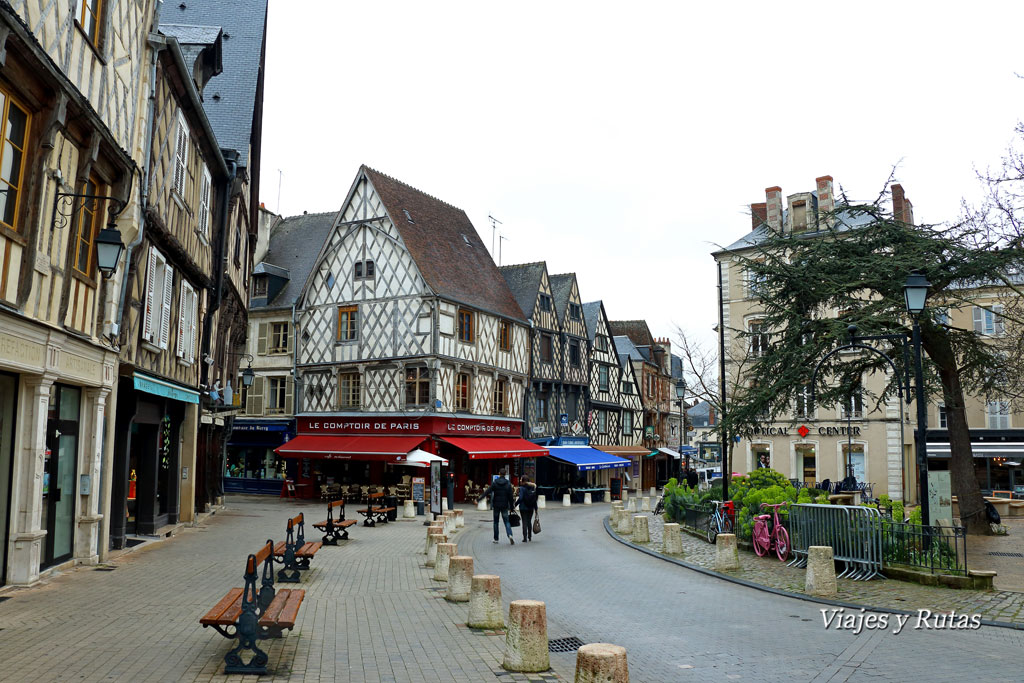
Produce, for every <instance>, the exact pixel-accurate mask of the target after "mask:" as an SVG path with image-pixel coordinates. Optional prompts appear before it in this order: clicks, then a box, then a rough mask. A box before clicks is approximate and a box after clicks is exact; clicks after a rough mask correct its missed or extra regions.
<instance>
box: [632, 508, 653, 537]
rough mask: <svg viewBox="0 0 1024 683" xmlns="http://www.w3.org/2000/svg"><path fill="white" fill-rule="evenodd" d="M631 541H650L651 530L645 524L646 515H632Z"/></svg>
mask: <svg viewBox="0 0 1024 683" xmlns="http://www.w3.org/2000/svg"><path fill="white" fill-rule="evenodd" d="M633 542H634V543H650V542H651V531H650V528H649V527H648V526H647V515H634V516H633Z"/></svg>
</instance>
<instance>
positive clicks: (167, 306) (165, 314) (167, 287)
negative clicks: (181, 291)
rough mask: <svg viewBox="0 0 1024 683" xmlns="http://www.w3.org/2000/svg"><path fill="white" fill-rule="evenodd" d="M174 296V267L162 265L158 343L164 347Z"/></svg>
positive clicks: (168, 338)
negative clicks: (161, 296)
mask: <svg viewBox="0 0 1024 683" xmlns="http://www.w3.org/2000/svg"><path fill="white" fill-rule="evenodd" d="M173 296H174V268H172V267H171V266H170V264H168V265H165V266H164V300H163V302H162V306H163V307H162V309H161V311H160V343H159V344H158V346H159V347H160V348H161V349H166V348H167V344H168V342H169V341H170V337H171V299H172V297H173Z"/></svg>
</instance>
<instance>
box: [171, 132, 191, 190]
mask: <svg viewBox="0 0 1024 683" xmlns="http://www.w3.org/2000/svg"><path fill="white" fill-rule="evenodd" d="M187 168H188V124H187V123H186V122H185V117H184V116H183V115H182V114H181V113H179V114H178V135H177V140H176V142H175V150H174V189H175V190H176V191H177V193H178V194H179V195H182V196H184V195H185V172H186V169H187Z"/></svg>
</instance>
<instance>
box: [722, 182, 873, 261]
mask: <svg viewBox="0 0 1024 683" xmlns="http://www.w3.org/2000/svg"><path fill="white" fill-rule="evenodd" d="M812 194H815V193H812ZM815 196H817V195H816V194H815ZM788 215H789V209H788V208H784V209H783V210H782V224H783V225H785V224H786V221H787V220H788V219H787V216H788ZM835 216H836V219H837V221H838V222H837V224H836V226H835V229H836V231H837V232H846V231H847V230H853V229H855V228H859V227H863V226H865V225H868V224H870V223H871V220H872V219H871V216H869V215H867V214H864V213H858V214H853V213H851V212H849V211H844V210H842V208H841V207H838V210H837V211H836V214H835ZM823 232H824V231H822V230H818V231H817V232H802V233H799V234H798V235H796V237H798V238H800V239H803V238H806V237H817V236H820V235H821V234H823ZM770 236H771V231H770V230H769V229H768V226H767V225H765V224H764V223H761V225H759V226H757V227H756V228H754V229H753V230H751V231H750V232H748V233H747V234H746V235H744V236H743V237H741V238H739V239H738V240H736V241H735V242H733V243H732V244H730V245H729V246H727V247H726V248H724V249H719V250H718V251H714V252H712V255H717V254H724V253H726V252H731V251H742V250H743V249H749V248H750V247H756V246H757V245H758V244H761V243H762V242H764V241H766V240H767V239H768V238H769V237H770Z"/></svg>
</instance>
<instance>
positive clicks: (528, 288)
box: [498, 261, 547, 319]
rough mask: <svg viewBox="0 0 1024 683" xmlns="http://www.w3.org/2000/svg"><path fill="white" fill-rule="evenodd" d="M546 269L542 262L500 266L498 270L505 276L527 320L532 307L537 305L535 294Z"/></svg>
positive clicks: (530, 315)
mask: <svg viewBox="0 0 1024 683" xmlns="http://www.w3.org/2000/svg"><path fill="white" fill-rule="evenodd" d="M546 269H547V265H546V264H545V263H544V262H543V261H538V262H537V263H520V264H517V265H514V266H502V267H501V268H499V269H498V270H500V271H501V274H502V275H504V276H505V282H506V283H507V284H508V288H509V289H510V290H512V296H514V297H515V298H516V301H517V302H518V303H519V308H520V309H522V311H523V315H525V316H526V318H527V319H529V318H531V317H533V307H534V306H535V305H536V304H537V293H538V292H539V291H540V283H541V280H542V279H543V276H544V271H545V270H546Z"/></svg>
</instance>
